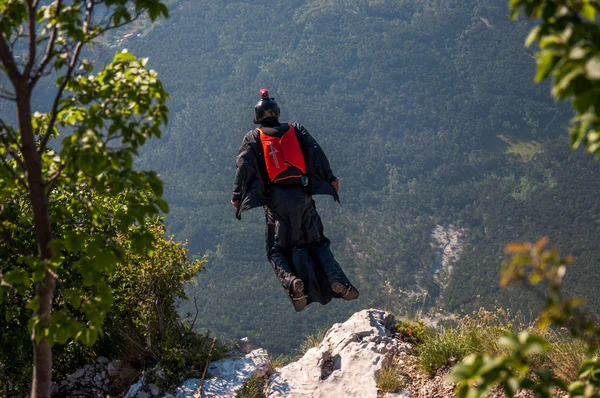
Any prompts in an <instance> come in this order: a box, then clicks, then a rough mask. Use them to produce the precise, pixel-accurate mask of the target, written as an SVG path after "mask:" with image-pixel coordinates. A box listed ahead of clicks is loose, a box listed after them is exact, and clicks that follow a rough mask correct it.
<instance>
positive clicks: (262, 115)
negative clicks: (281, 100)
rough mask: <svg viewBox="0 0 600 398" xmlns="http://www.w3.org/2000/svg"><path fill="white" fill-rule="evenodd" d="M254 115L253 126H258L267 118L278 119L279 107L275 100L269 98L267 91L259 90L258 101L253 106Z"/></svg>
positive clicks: (264, 89)
mask: <svg viewBox="0 0 600 398" xmlns="http://www.w3.org/2000/svg"><path fill="white" fill-rule="evenodd" d="M269 111H270V112H269ZM254 115H255V118H254V123H255V124H260V123H261V121H263V120H264V119H266V118H268V117H276V118H279V106H278V105H277V102H275V98H271V97H270V96H269V90H268V89H266V88H262V89H260V101H258V103H257V104H256V105H255V106H254Z"/></svg>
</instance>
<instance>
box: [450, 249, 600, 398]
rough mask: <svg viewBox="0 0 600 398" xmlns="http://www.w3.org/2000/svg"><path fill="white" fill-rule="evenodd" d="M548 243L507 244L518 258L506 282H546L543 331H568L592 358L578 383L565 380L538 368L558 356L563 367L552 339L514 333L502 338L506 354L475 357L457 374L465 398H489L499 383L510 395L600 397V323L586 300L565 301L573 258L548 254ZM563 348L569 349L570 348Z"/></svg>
mask: <svg viewBox="0 0 600 398" xmlns="http://www.w3.org/2000/svg"><path fill="white" fill-rule="evenodd" d="M546 243H547V240H546V239H541V240H540V241H538V242H537V243H536V244H518V243H513V244H509V245H507V247H506V251H507V252H508V253H510V254H512V255H513V257H512V261H510V262H509V263H507V264H506V265H505V266H504V268H503V272H502V279H501V284H502V285H503V286H506V285H508V284H511V283H520V284H523V285H524V286H525V287H527V288H529V289H535V287H536V286H537V285H539V284H541V283H544V284H546V285H547V289H548V292H547V294H546V295H545V300H546V306H545V308H544V310H543V311H542V313H541V315H540V318H539V320H538V324H537V326H538V329H540V330H542V331H543V330H545V329H546V328H547V327H548V326H558V327H562V328H565V329H566V330H568V331H569V333H570V335H571V336H572V337H573V338H576V339H581V341H583V342H584V343H585V348H586V349H587V350H586V352H587V354H588V357H591V358H590V359H583V361H581V362H580V364H579V370H578V372H577V378H576V379H575V380H573V379H569V380H564V379H561V377H559V376H558V374H557V372H556V371H555V370H554V368H553V367H552V364H548V365H549V366H539V362H538V366H536V359H537V360H538V361H539V358H540V356H542V357H550V358H553V359H552V361H551V362H553V363H554V364H556V363H559V361H558V360H557V355H560V352H561V351H557V350H552V345H551V344H550V342H549V341H548V339H547V338H545V337H544V336H543V335H540V333H539V332H538V333H537V334H534V333H532V331H528V330H525V331H520V332H518V333H516V332H514V331H511V332H509V333H506V334H504V335H503V336H502V337H500V338H499V339H498V346H499V347H501V348H502V349H503V350H505V353H504V354H502V355H500V354H496V355H489V354H485V353H484V354H472V355H469V356H468V357H467V358H465V359H464V361H463V362H462V363H460V364H458V365H457V366H456V367H455V368H454V369H453V370H452V373H451V374H450V377H449V381H450V382H454V383H458V388H457V395H458V396H459V397H483V396H485V395H486V394H487V393H488V392H489V391H490V390H491V389H492V388H494V387H495V386H496V385H501V386H502V388H503V390H504V392H505V393H506V394H507V395H508V396H509V397H512V396H514V395H515V394H516V393H517V392H518V391H519V390H522V389H526V390H531V391H533V392H534V393H535V394H536V396H537V397H550V396H552V395H553V394H554V393H555V391H557V390H561V391H564V392H567V393H568V394H569V396H570V397H593V396H594V397H595V396H598V395H599V394H600V361H599V360H598V355H597V349H598V346H599V342H600V329H599V328H598V326H597V325H598V324H597V322H596V320H595V319H593V318H592V317H590V316H589V315H588V314H587V313H586V312H585V310H584V309H583V307H582V301H581V300H579V299H573V298H563V297H562V294H561V287H562V281H563V277H564V275H565V272H566V268H567V266H568V265H569V264H571V262H572V261H573V260H572V258H570V257H566V258H563V257H561V256H560V255H559V252H558V250H556V249H554V250H546V249H545V245H546ZM558 347H559V349H564V344H563V345H562V347H561V346H560V345H559V346H558ZM572 347H573V346H572ZM575 347H577V345H575ZM553 351H554V352H553ZM562 352H565V351H564V350H562ZM568 354H570V355H572V354H573V353H571V352H569V353H568ZM567 366H572V361H568V362H567ZM562 377H569V378H570V377H572V374H568V373H563V374H562Z"/></svg>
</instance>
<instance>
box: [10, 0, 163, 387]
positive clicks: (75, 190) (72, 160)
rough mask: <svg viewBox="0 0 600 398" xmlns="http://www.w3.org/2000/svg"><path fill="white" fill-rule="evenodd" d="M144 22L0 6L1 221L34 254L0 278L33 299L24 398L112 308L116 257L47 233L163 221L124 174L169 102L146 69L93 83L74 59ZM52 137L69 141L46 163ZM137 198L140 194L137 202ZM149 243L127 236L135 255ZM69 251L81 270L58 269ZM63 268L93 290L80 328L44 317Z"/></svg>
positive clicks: (128, 69)
mask: <svg viewBox="0 0 600 398" xmlns="http://www.w3.org/2000/svg"><path fill="white" fill-rule="evenodd" d="M146 12H147V13H148V15H149V18H150V19H151V20H155V19H156V18H158V17H160V16H165V17H166V16H168V11H167V8H166V6H165V5H164V4H163V3H161V2H160V1H159V0H131V1H128V0H84V1H82V0H72V1H70V2H66V1H64V0H55V1H52V2H41V1H39V0H2V1H0V32H1V34H0V60H1V61H2V69H1V70H2V74H3V75H5V76H6V77H7V78H8V79H7V80H8V82H9V84H8V86H1V87H0V96H1V97H2V98H3V99H6V100H9V101H13V102H14V103H15V106H16V121H17V124H16V128H14V127H12V126H11V125H9V123H8V122H7V121H5V120H0V156H1V157H2V171H1V174H0V197H1V199H2V202H1V203H2V205H1V208H0V210H3V209H4V208H7V207H10V206H11V205H15V204H16V203H17V202H18V203H19V207H20V208H21V210H22V213H21V214H20V215H21V216H22V217H23V218H24V222H25V223H27V222H28V221H29V222H30V224H31V227H32V229H33V230H34V231H35V240H36V243H37V248H36V249H35V250H31V248H27V247H24V248H23V250H22V253H21V254H22V255H21V257H20V258H19V260H18V261H19V263H18V264H13V266H12V267H11V270H10V271H9V272H3V269H2V268H0V278H1V280H2V289H3V290H7V289H27V288H28V287H29V286H31V285H32V284H33V286H34V287H35V295H34V298H33V299H32V300H31V301H29V302H28V303H27V307H28V308H29V309H31V310H33V315H32V317H31V319H30V323H29V326H30V328H31V339H32V342H33V347H34V363H33V380H32V386H31V392H32V394H31V395H32V397H47V396H49V395H50V383H51V377H52V374H51V372H52V351H51V346H52V344H53V343H54V342H55V341H58V340H61V341H62V340H64V338H65V337H73V338H75V339H77V340H80V341H82V342H85V343H87V344H92V343H93V342H94V341H95V339H96V338H97V336H98V333H99V332H100V331H101V326H102V319H103V316H104V313H105V312H106V310H107V308H108V306H109V305H110V301H111V300H110V289H109V288H108V285H107V284H106V280H105V278H106V276H105V275H106V274H107V273H110V271H111V269H112V267H113V266H114V263H115V262H116V260H117V257H118V255H119V248H118V246H116V245H115V244H112V243H110V242H109V243H107V242H104V241H102V239H100V238H99V239H97V240H95V241H93V242H87V243H86V244H85V245H83V242H84V241H85V239H84V237H85V236H86V233H89V232H90V231H84V230H78V229H77V228H75V229H73V230H71V231H69V232H68V233H66V234H63V235H60V236H57V235H56V234H55V230H56V229H57V228H59V227H60V226H61V225H62V224H64V223H67V221H73V220H77V215H78V213H81V212H84V213H86V214H92V215H93V219H94V224H93V227H92V228H93V229H95V230H100V231H101V230H102V229H103V227H104V225H105V223H106V221H107V219H108V218H111V219H112V218H113V217H116V219H117V220H118V228H119V229H120V230H122V231H126V230H127V228H128V227H129V226H130V225H133V224H135V223H136V222H138V223H140V224H142V225H143V223H142V221H143V220H144V218H145V217H146V216H147V215H149V214H156V213H158V212H159V211H160V210H163V211H167V210H168V208H167V205H166V203H165V202H164V201H162V199H161V198H160V197H161V195H162V184H161V181H160V179H159V178H158V176H157V175H156V174H155V173H152V172H142V171H135V170H134V169H133V156H135V155H137V149H138V148H139V147H140V146H141V145H143V144H144V142H145V141H146V140H147V139H148V138H150V137H153V136H156V137H157V136H160V126H161V125H162V124H164V123H166V121H167V108H166V105H165V101H166V99H167V96H168V95H167V94H166V93H165V92H164V90H163V88H162V84H161V82H160V81H159V80H158V79H157V75H156V72H154V71H152V70H148V69H146V68H145V65H146V60H144V59H141V60H140V59H136V58H135V57H134V56H132V55H131V54H128V53H127V52H122V53H119V54H117V55H116V56H115V57H114V60H113V62H112V63H110V64H108V65H105V66H104V67H103V68H102V69H101V70H99V71H98V72H96V73H95V74H92V72H93V71H94V67H93V65H92V62H91V61H89V60H86V59H84V57H83V56H82V54H83V52H84V49H85V48H86V46H88V45H90V44H91V43H92V42H93V41H94V39H96V38H97V37H98V36H100V35H102V34H103V33H105V32H107V31H109V30H113V29H116V28H118V27H121V26H124V25H126V24H128V23H130V22H132V21H134V20H136V19H139V18H140V17H142V16H143V15H144V14H145V13H146ZM17 53H19V54H21V53H22V54H23V55H22V56H20V55H18V54H17ZM44 78H55V79H56V86H57V88H56V90H55V91H54V93H53V95H52V101H51V105H50V110H49V111H48V112H45V113H41V112H34V109H33V107H32V100H33V98H34V89H35V88H36V87H38V86H40V82H41V81H42V79H44ZM38 89H39V88H38ZM59 129H61V130H62V131H63V133H64V132H68V133H70V135H67V136H65V138H64V139H63V141H62V144H61V147H60V150H58V151H57V152H55V151H53V150H51V149H50V148H49V143H50V141H51V140H52V139H53V138H55V137H57V136H58V135H59ZM92 191H95V192H97V193H100V194H102V195H104V194H105V195H109V196H116V195H123V202H124V204H123V206H121V207H120V208H119V209H115V214H113V215H107V214H103V213H101V212H99V211H98V210H99V207H97V205H96V204H95V203H94V201H93V200H91V196H92ZM140 191H149V192H151V194H150V195H139V194H138V193H139V192H140ZM57 192H69V193H70V194H69V195H71V197H70V201H69V204H68V205H66V206H65V205H60V206H59V205H58V203H61V201H54V196H55V195H56V194H57ZM23 198H26V200H24V201H23V200H22V199H23ZM51 209H52V211H51ZM51 215H52V216H51ZM0 217H1V214H0ZM2 220H3V221H4V222H3V226H2V232H3V239H7V240H14V239H15V236H14V229H13V228H11V223H10V222H9V221H8V220H6V219H5V218H2ZM151 241H152V238H151V235H150V234H149V233H148V232H145V231H143V230H142V231H140V232H139V233H138V239H137V242H138V243H137V244H138V245H139V246H145V245H147V244H151ZM80 251H84V252H85V254H86V255H85V256H83V258H84V259H85V260H84V261H85V264H82V263H79V262H75V263H69V262H65V261H64V260H65V258H66V257H68V256H69V253H77V252H80ZM65 264H77V267H76V268H75V269H73V270H69V271H72V272H79V273H81V275H82V278H83V283H84V285H86V286H91V285H93V286H94V287H95V294H94V295H92V296H89V297H85V298H83V302H82V303H81V305H80V308H81V310H82V312H83V313H84V314H85V315H86V317H87V323H85V324H82V323H77V322H63V321H65V319H68V318H65V317H64V313H61V312H56V313H55V314H53V313H52V303H53V294H54V291H55V287H56V283H57V281H59V280H60V275H61V272H62V271H64V270H63V269H62V267H63V265H65ZM0 297H2V296H0Z"/></svg>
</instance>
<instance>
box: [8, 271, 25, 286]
mask: <svg viewBox="0 0 600 398" xmlns="http://www.w3.org/2000/svg"><path fill="white" fill-rule="evenodd" d="M2 283H3V284H8V285H9V286H19V285H28V284H29V273H28V272H26V271H25V270H23V269H21V268H16V269H13V270H11V271H8V272H5V273H4V275H3V277H2Z"/></svg>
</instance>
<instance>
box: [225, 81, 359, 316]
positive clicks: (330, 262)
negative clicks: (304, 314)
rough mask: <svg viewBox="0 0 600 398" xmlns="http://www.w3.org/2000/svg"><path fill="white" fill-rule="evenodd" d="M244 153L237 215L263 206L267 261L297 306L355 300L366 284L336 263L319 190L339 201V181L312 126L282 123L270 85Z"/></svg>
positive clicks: (238, 181)
mask: <svg viewBox="0 0 600 398" xmlns="http://www.w3.org/2000/svg"><path fill="white" fill-rule="evenodd" d="M254 113H255V119H254V123H255V124H257V125H259V127H257V128H255V129H253V130H251V131H249V132H248V133H247V134H246V136H245V137H244V140H243V141H242V145H241V146H240V150H239V153H238V156H237V160H236V164H237V171H236V174H235V182H234V186H233V197H232V199H231V204H232V205H233V206H234V207H235V208H236V218H237V219H238V220H240V219H241V215H242V213H243V212H244V211H246V210H249V209H251V208H254V207H259V206H262V207H263V208H264V210H265V217H266V224H267V225H266V234H265V235H266V236H265V238H266V249H267V260H268V261H269V263H270V264H271V266H272V267H273V270H274V271H275V274H276V275H277V278H279V281H280V282H281V285H282V286H283V288H284V289H285V290H286V292H287V293H288V295H289V298H290V300H291V302H292V304H293V306H294V309H295V310H296V311H302V310H303V309H304V307H306V305H307V304H310V303H312V302H320V303H321V304H327V303H328V302H330V301H331V299H332V298H343V299H345V300H355V299H357V298H358V295H359V293H358V290H356V288H355V287H354V286H353V285H352V284H351V283H350V281H349V280H348V278H347V277H346V275H345V274H344V272H343V271H342V269H341V267H340V265H339V264H338V263H337V261H335V258H334V256H333V253H332V252H331V248H330V241H329V239H327V238H326V237H325V235H323V224H322V223H321V218H320V217H319V214H318V213H317V209H316V206H315V202H314V200H313V195H319V194H324V195H331V196H333V199H334V200H335V201H336V202H338V203H339V201H340V199H339V196H338V187H339V181H338V179H337V178H336V177H335V176H334V175H333V173H332V171H331V167H330V166H329V161H328V160H327V157H326V156H325V153H324V152H323V150H322V149H321V147H320V146H319V144H317V142H316V141H315V139H314V138H313V137H311V135H310V134H309V133H308V131H306V129H305V128H304V126H302V125H300V124H297V123H294V124H288V123H280V122H279V114H280V110H279V106H278V105H277V103H276V102H275V98H271V97H270V96H269V91H268V90H267V89H266V88H263V89H261V90H260V101H259V102H258V103H257V104H256V105H255V106H254Z"/></svg>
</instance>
